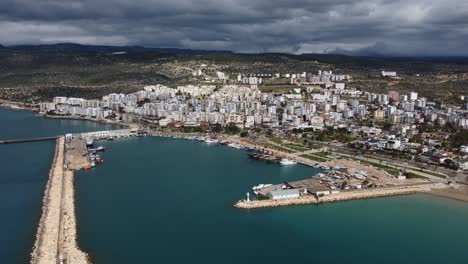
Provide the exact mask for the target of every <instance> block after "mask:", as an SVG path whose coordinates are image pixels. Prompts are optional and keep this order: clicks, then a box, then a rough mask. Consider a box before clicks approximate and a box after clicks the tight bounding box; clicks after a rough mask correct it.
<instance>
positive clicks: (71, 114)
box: [39, 69, 468, 175]
mask: <svg viewBox="0 0 468 264" xmlns="http://www.w3.org/2000/svg"><path fill="white" fill-rule="evenodd" d="M193 74H194V75H202V72H201V70H200V69H198V70H194V73H193ZM381 74H382V78H390V80H393V79H398V78H399V77H398V75H397V73H396V72H388V71H383V72H382V73H381ZM204 78H205V79H206V80H205V84H200V85H184V86H178V87H167V86H164V85H154V86H145V87H144V88H143V89H142V90H140V91H137V92H135V93H131V94H122V93H120V94H117V93H112V94H109V95H106V96H103V97H102V98H96V99H91V100H89V99H84V98H73V97H55V98H54V99H53V101H52V102H43V103H40V104H39V105H40V112H41V113H43V114H46V115H47V116H49V117H60V118H86V119H90V120H95V121H100V122H109V123H123V124H136V125H139V126H142V127H149V128H152V129H157V130H170V131H179V132H206V133H212V134H216V133H227V134H239V135H241V136H242V137H245V138H252V139H256V140H259V139H264V140H267V141H273V142H269V143H272V144H277V143H280V140H281V138H286V139H290V141H292V143H291V144H296V143H297V144H298V145H299V146H298V147H299V148H310V147H317V146H322V145H327V146H328V147H329V148H333V149H342V150H345V151H346V152H349V153H350V154H353V155H356V154H358V155H359V156H365V155H368V154H371V153H372V155H373V156H374V157H376V156H380V157H382V158H390V159H395V158H397V159H400V160H402V161H405V162H412V163H415V164H422V165H423V166H432V167H433V168H434V170H437V169H438V168H440V169H441V170H443V171H444V172H446V173H448V174H451V175H455V174H456V173H455V172H456V171H463V170H466V169H468V159H467V156H466V155H465V154H466V153H468V146H467V145H466V142H464V141H463V140H464V135H465V134H466V129H467V128H468V96H467V97H466V99H467V100H465V97H464V96H461V98H460V101H461V102H462V103H460V104H459V105H456V104H436V103H434V102H431V101H428V100H427V99H426V98H425V97H421V96H419V95H418V93H416V92H410V93H409V94H401V93H400V92H398V91H393V90H391V91H388V93H386V94H375V93H369V92H363V91H360V90H359V89H358V87H354V85H353V84H352V76H350V75H344V74H334V73H333V72H332V71H331V70H329V71H321V70H320V71H318V72H317V73H306V72H304V73H301V74H289V73H287V74H282V73H281V74H280V73H277V74H256V75H255V76H249V77H247V76H242V75H238V76H237V78H236V79H234V80H231V79H229V78H228V76H227V75H226V74H224V73H222V72H219V71H218V72H216V74H214V75H213V76H211V77H204ZM267 78H268V79H275V78H283V79H288V80H290V82H291V84H295V85H296V86H297V88H293V89H291V90H290V91H289V93H281V94H276V93H266V92H262V91H261V90H260V89H259V85H261V84H262V82H263V81H264V80H265V79H267ZM206 83H207V84H206ZM210 83H213V84H210ZM227 83H229V84H227ZM293 87H294V86H293ZM351 87H352V88H351ZM275 140H276V143H275V142H274V141H275ZM277 145H278V147H280V148H284V149H285V150H289V151H294V146H290V148H288V146H282V145H281V144H277ZM291 147H292V149H291ZM298 147H297V146H296V147H295V148H296V149H297V148H298Z"/></svg>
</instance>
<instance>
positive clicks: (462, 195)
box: [430, 184, 468, 202]
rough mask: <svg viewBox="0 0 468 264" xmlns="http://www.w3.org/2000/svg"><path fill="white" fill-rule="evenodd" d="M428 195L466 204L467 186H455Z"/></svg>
mask: <svg viewBox="0 0 468 264" xmlns="http://www.w3.org/2000/svg"><path fill="white" fill-rule="evenodd" d="M430 194H432V195H435V196H440V197H445V198H449V199H453V200H458V201H462V202H468V186H467V185H462V184H457V185H455V186H454V188H450V189H441V190H436V191H433V192H430Z"/></svg>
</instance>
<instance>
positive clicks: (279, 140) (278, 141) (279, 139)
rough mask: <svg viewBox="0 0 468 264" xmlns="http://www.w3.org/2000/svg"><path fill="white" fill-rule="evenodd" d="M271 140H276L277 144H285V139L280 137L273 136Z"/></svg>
mask: <svg viewBox="0 0 468 264" xmlns="http://www.w3.org/2000/svg"><path fill="white" fill-rule="evenodd" d="M271 141H273V142H275V143H276V144H283V140H282V139H281V138H278V137H272V138H271Z"/></svg>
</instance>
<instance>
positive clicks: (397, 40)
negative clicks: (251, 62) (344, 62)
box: [0, 0, 468, 55]
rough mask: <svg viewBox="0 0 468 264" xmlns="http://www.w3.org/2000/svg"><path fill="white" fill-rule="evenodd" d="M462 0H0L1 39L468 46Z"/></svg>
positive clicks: (409, 48) (359, 47)
mask: <svg viewBox="0 0 468 264" xmlns="http://www.w3.org/2000/svg"><path fill="white" fill-rule="evenodd" d="M467 14H468V2H467V1H465V0H446V1H443V2H442V1H436V0H406V1H403V0H401V1H393V0H363V1H359V2H358V1H353V0H315V1H312V0H296V1H288V0H255V1H252V0H158V1H153V0H2V1H1V3H0V27H1V28H2V30H1V31H0V41H1V42H2V44H5V45H15V44H38V43H54V42H76V43H82V44H105V45H143V46H150V47H177V48H194V49H224V50H226V49H227V50H233V51H237V52H263V51H269V52H291V53H327V52H343V53H349V54H351V53H352V54H366V53H375V54H377V53H379V54H382V55H468V45H464V43H468V15H467Z"/></svg>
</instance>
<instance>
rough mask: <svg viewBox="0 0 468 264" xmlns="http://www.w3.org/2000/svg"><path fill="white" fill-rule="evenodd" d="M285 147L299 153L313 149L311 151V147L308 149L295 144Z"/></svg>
mask: <svg viewBox="0 0 468 264" xmlns="http://www.w3.org/2000/svg"><path fill="white" fill-rule="evenodd" d="M284 146H285V147H287V148H290V149H294V150H296V151H299V152H303V151H307V150H311V149H310V148H309V147H307V146H304V145H299V144H294V143H288V144H284Z"/></svg>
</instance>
